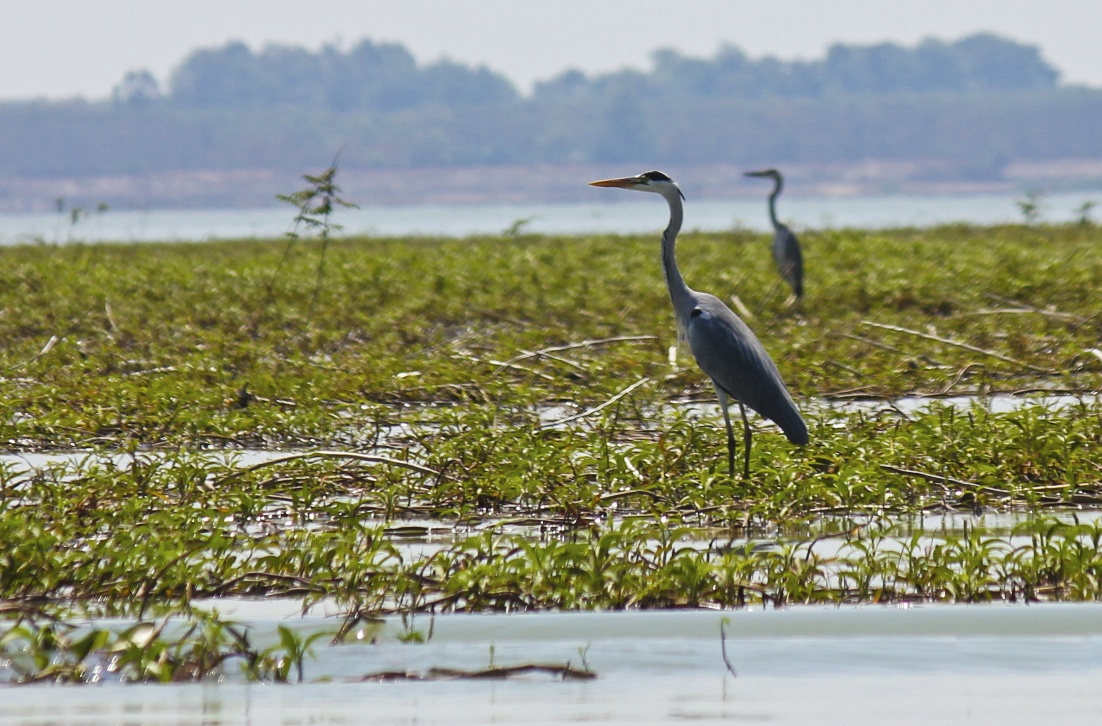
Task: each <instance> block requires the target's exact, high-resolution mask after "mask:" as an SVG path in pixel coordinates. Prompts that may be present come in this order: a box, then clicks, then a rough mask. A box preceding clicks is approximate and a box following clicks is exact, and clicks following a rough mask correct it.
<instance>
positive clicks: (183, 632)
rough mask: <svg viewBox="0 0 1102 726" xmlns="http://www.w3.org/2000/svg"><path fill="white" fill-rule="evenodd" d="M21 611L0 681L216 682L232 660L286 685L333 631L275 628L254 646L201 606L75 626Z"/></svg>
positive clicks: (3, 638) (255, 675)
mask: <svg viewBox="0 0 1102 726" xmlns="http://www.w3.org/2000/svg"><path fill="white" fill-rule="evenodd" d="M19 616H20V617H19V620H18V621H17V622H15V623H13V624H11V625H10V626H9V627H7V628H6V629H4V631H3V632H2V633H0V653H2V654H3V657H4V661H5V663H4V666H3V668H0V682H5V683H9V684H29V683H52V684H74V683H75V684H93V683H104V682H122V683H182V682H202V681H208V682H216V681H221V680H223V679H224V678H225V677H226V676H227V675H229V672H228V671H227V668H226V665H227V664H228V663H230V662H236V663H237V664H238V666H239V673H240V674H241V676H242V677H243V678H244V679H245V680H247V681H252V682H277V683H286V682H288V681H290V680H291V675H292V672H293V673H294V675H295V676H296V677H297V680H298V682H300V683H301V682H302V681H303V678H304V675H303V674H304V667H305V665H304V663H305V660H306V659H307V658H308V657H309V656H310V655H311V654H312V650H311V646H312V644H313V643H314V642H316V641H317V640H319V639H320V638H324V637H329V636H331V635H332V634H331V633H328V632H324V631H322V632H315V633H311V634H309V635H307V636H305V637H304V636H302V635H300V634H298V633H296V632H295V631H294V630H292V629H291V628H288V627H286V626H283V625H280V626H279V628H278V642H277V643H274V644H273V645H270V646H268V647H266V648H257V647H255V646H254V645H252V643H251V642H250V638H249V629H248V628H247V627H244V626H241V625H239V624H236V623H232V622H228V621H225V620H222V619H220V618H219V617H218V616H217V615H212V614H209V613H204V612H202V611H196V612H193V613H191V614H190V615H189V616H188V617H187V618H175V619H174V618H164V619H162V620H160V621H159V622H152V621H139V622H137V623H135V624H133V625H129V626H125V627H121V628H109V627H96V626H91V627H89V626H78V625H73V624H70V623H66V622H64V621H63V620H60V619H58V618H57V617H56V616H55V615H54V614H53V613H50V612H48V611H45V610H34V609H31V608H27V609H24V610H22V611H20V612H19Z"/></svg>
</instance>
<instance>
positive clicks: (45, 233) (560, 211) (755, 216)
mask: <svg viewBox="0 0 1102 726" xmlns="http://www.w3.org/2000/svg"><path fill="white" fill-rule="evenodd" d="M1024 199H1025V197H1024V195H1022V194H1009V193H1007V194H972V195H943V196H904V195H896V196H876V197H832V198H823V197H819V198H815V197H782V198H781V200H780V202H779V213H780V216H781V218H782V219H783V220H784V221H786V222H787V223H789V225H790V226H792V227H793V228H794V229H795V230H797V231H800V230H810V229H828V228H844V227H857V228H863V229H876V228H888V227H911V226H913V227H929V226H933V225H939V224H948V223H955V222H964V223H969V224H977V225H989V224H999V223H1004V222H1021V221H1023V215H1022V212H1021V210H1020V208H1019V206H1018V204H1017V202H1019V201H1023V200H1024ZM1084 202H1097V203H1098V204H1099V207H1098V208H1096V209H1094V210H1092V211H1093V212H1094V219H1095V221H1102V190H1086V191H1079V192H1065V193H1060V194H1052V195H1046V196H1043V197H1040V199H1039V200H1038V203H1039V213H1040V216H1039V219H1040V220H1041V221H1043V222H1057V223H1058V222H1071V221H1075V220H1076V219H1077V218H1078V217H1079V215H1080V211H1079V210H1080V209H1081V208H1082V205H1083V204H1084ZM666 214H667V212H666V207H665V205H664V204H661V203H659V201H658V200H656V199H654V198H651V197H649V196H644V195H626V194H609V193H608V192H607V190H595V192H594V201H592V202H587V203H584V204H424V205H411V206H391V207H364V208H362V209H340V210H338V211H337V212H336V213H335V214H334V217H333V222H335V223H336V224H340V225H342V227H343V229H342V231H341V232H340V234H342V235H348V236H358V235H369V236H380V237H383V236H405V235H427V236H445V237H467V236H471V235H481V234H500V233H502V232H504V231H506V230H507V229H510V228H511V227H514V226H516V225H518V224H519V226H520V229H521V231H523V232H531V233H546V234H589V233H646V232H654V231H655V230H659V229H661V228H662V227H663V226H665V223H666ZM294 216H295V210H294V209H293V208H291V207H290V206H282V207H279V206H273V207H269V208H261V209H191V210H156V209H150V210H108V211H107V212H104V213H102V214H89V215H87V216H85V217H82V218H81V219H79V220H78V221H77V222H76V223H75V224H70V221H69V215H68V214H67V213H62V214H0V245H12V244H25V243H35V242H46V243H66V242H101V241H120V242H145V241H167V242H197V241H205V240H213V239H237V238H248V237H259V238H272V237H281V236H283V235H285V234H287V233H288V232H290V231H291V229H292V226H293V219H294ZM685 218H686V221H685V229H686V230H703V231H723V230H730V229H734V228H745V229H750V230H758V231H764V230H766V229H768V227H769V220H768V215H767V212H766V202H765V194H763V195H762V198H761V199H737V200H693V199H691V198H690V199H689V201H688V202H687V206H686V213H685Z"/></svg>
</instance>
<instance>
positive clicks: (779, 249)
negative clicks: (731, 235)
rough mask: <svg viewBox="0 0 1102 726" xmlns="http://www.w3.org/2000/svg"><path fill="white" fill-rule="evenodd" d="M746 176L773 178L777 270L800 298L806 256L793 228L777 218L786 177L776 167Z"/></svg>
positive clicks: (771, 211)
mask: <svg viewBox="0 0 1102 726" xmlns="http://www.w3.org/2000/svg"><path fill="white" fill-rule="evenodd" d="M744 176H758V177H765V178H766V179H772V180H773V192H772V193H771V194H770V195H769V219H770V221H772V222H773V259H774V260H775V261H776V263H777V271H778V272H780V273H781V277H783V278H784V280H785V282H787V283H788V284H789V286H790V287H791V288H792V294H793V295H795V296H796V297H795V299H796V300H799V299H800V298H802V297H803V295H804V258H803V255H801V254H800V242H799V240H797V239H796V235H794V234H792V230H790V229H789V228H788V227H786V226H785V225H784V224H782V223H781V222H780V221H779V220H778V219H777V197H779V196H780V195H781V189H783V188H784V178H783V177H781V173H780V172H779V171H777V170H776V169H762V170H761V171H748V172H746V174H745V175H744ZM789 302H791V300H790V301H789Z"/></svg>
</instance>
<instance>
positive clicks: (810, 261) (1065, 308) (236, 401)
mask: <svg viewBox="0 0 1102 726" xmlns="http://www.w3.org/2000/svg"><path fill="white" fill-rule="evenodd" d="M802 238H803V241H804V246H805V252H806V256H807V266H808V291H807V298H806V300H805V302H804V303H803V305H802V307H798V308H796V309H789V308H784V307H782V306H781V304H780V300H779V298H778V296H777V294H776V290H775V289H773V287H772V286H773V285H774V278H775V273H774V272H773V270H772V267H771V265H772V263H771V261H770V259H769V258H768V254H759V252H760V251H761V250H763V249H767V248H766V246H765V245H764V244H763V240H762V239H760V238H759V237H758V236H757V235H750V234H744V233H743V234H739V235H734V236H732V235H724V234H695V233H693V234H687V235H685V237H684V239H683V240H682V245H681V246H682V257H683V260H682V264H683V266H684V272H685V275H686V278H687V279H689V280H691V281H692V283H693V284H694V285H696V286H699V287H700V288H702V289H709V290H713V291H717V292H719V293H722V294H723V295H724V296H725V297H730V296H731V295H734V294H737V295H738V297H739V299H740V300H741V301H742V302H743V303H744V304H745V305H746V307H747V308H748V309H749V310H751V312H752V313H753V316H754V317H753V319H752V320H751V321H750V322H751V324H752V325H753V327H754V329H755V330H756V331H757V333H758V334H759V336H760V337H761V339H762V341H763V343H764V344H765V345H766V347H767V348H768V349H769V350H770V352H771V353H772V355H773V356H774V358H775V359H776V361H777V363H778V366H779V367H780V369H781V371H782V373H783V374H784V376H785V378H786V380H787V381H788V382H789V384H790V388H791V389H792V391H793V394H794V396H795V398H796V400H797V402H798V403H799V404H800V406H801V408H802V409H803V410H804V412H805V415H806V417H807V419H808V424H809V427H810V430H811V432H812V433H811V443H810V444H809V445H808V446H807V447H804V448H795V447H792V446H791V445H790V444H788V442H787V441H785V439H784V437H783V436H782V435H780V433H779V432H778V431H777V430H776V429H775V427H773V426H772V425H771V424H768V423H764V422H762V421H760V420H757V419H754V420H753V425H754V427H755V436H754V448H753V451H752V460H751V469H752V472H753V476H752V477H751V478H750V479H749V480H747V481H743V480H740V479H736V480H732V479H731V478H730V477H729V476H728V475H727V472H726V466H725V462H726V456H725V454H726V442H725V434H724V430H723V424H722V420H721V419H720V417H719V416H718V414H717V413H716V411H715V408H714V404H713V399H714V396H713V393H712V391H711V387H710V385H709V384H708V383H707V382H706V381H705V380H704V379H703V376H702V375H701V374H700V372H699V371H698V370H697V368H696V366H695V364H694V363H693V362H692V360H691V357H689V355H688V353H687V351H684V350H682V351H681V352H680V353H679V355H678V356H677V357H676V360H674V361H672V362H671V357H670V353H669V348H670V346H671V345H673V344H674V343H675V338H674V328H673V322H672V319H671V316H670V314H669V310H668V306H669V302H668V299H667V297H666V291H665V289H664V287H663V285H662V280H661V273H660V271H659V270H660V268H659V265H658V261H657V259H656V256H657V252H656V247H657V245H656V241H655V236H654V235H646V236H641V237H610V236H595V237H588V238H558V237H542V236H537V235H526V234H517V235H512V236H509V237H487V238H471V239H465V240H437V239H394V240H379V239H338V238H330V239H328V240H327V241H326V242H325V247H324V254H325V267H324V284H323V285H320V286H319V285H318V274H319V267H318V261H319V259H320V257H321V253H322V251H323V247H322V243H320V242H318V241H310V240H297V241H296V242H295V244H294V245H292V246H290V247H288V246H287V245H286V244H285V243H281V242H279V241H262V240H240V241H235V242H226V243H210V244H199V245H110V244H104V245H73V246H54V247H47V246H44V247H10V248H7V247H6V248H3V249H0V259H2V262H3V264H2V265H0V340H4V342H5V343H4V346H3V347H2V348H0V441H3V442H4V444H3V447H4V449H5V450H6V452H7V453H8V454H9V455H10V456H9V457H7V458H3V459H0V598H2V600H3V601H4V602H8V603H11V602H23V603H25V602H47V603H51V604H56V606H57V607H58V608H68V610H67V611H65V612H68V613H71V614H73V615H90V616H98V615H101V614H107V615H120V616H127V617H132V618H138V619H140V620H141V621H142V622H147V619H148V618H150V617H158V616H166V615H169V614H178V613H183V614H184V615H188V613H190V608H191V606H192V603H194V602H195V601H197V600H199V599H201V598H217V597H251V596H270V597H289V598H295V599H299V600H301V601H302V602H303V603H304V604H309V603H313V602H319V601H323V600H324V601H326V602H332V603H336V605H337V606H338V607H339V608H340V609H341V610H342V611H343V612H345V613H347V614H348V617H349V618H350V619H351V618H355V617H368V616H372V615H376V614H385V613H406V614H416V613H422V612H446V611H451V610H467V611H482V610H532V609H541V608H558V609H578V608H593V607H603V608H640V607H740V606H749V605H754V604H771V605H788V604H796V603H852V602H869V601H879V602H890V601H904V600H907V601H909V600H920V601H932V602H940V601H966V602H980V601H986V600H993V599H1007V600H1011V599H1012V600H1026V601H1029V600H1036V599H1041V600H1046V599H1052V600H1088V599H1097V598H1098V597H1099V593H1100V592H1102V581H1100V562H1099V539H1100V537H1099V534H1098V525H1096V524H1091V523H1088V522H1087V521H1086V519H1084V523H1082V524H1079V523H1067V522H1062V521H1057V520H1054V519H1052V520H1050V519H1046V518H1045V516H1044V514H1045V512H1046V511H1047V510H1049V509H1052V508H1056V509H1066V508H1069V507H1096V506H1098V505H1099V504H1102V469H1100V467H1099V464H1098V462H1097V456H1096V455H1094V453H1093V452H1097V451H1098V450H1099V447H1100V446H1102V404H1100V403H1099V401H1098V400H1097V397H1096V394H1097V391H1098V389H1099V386H1100V374H1102V362H1100V360H1099V358H1098V357H1097V356H1096V355H1095V354H1093V353H1090V352H1089V351H1090V350H1091V349H1097V346H1098V340H1099V338H1100V337H1102V316H1100V315H1099V307H1098V305H1099V303H1098V297H1097V284H1098V283H1097V281H1098V280H1099V279H1102V244H1099V242H1100V241H1102V231H1100V228H1098V227H1095V226H1089V225H1083V226H1080V225H1069V226H1066V227H1055V226H1046V225H1042V224H1038V225H1032V226H1030V227H1022V226H1004V227H992V228H977V227H968V226H949V227H941V228H936V229H930V230H894V231H877V232H862V231H856V230H835V231H828V232H819V233H811V232H809V233H806V234H805V235H803V237H802ZM276 271H278V278H277V280H276V284H273V274H274V273H275V272H276ZM311 306H314V307H313V308H312V307H311ZM258 320H260V321H262V323H263V324H260V325H258V324H256V323H257V321H258ZM1051 389H1056V390H1060V391H1065V392H1070V393H1072V394H1082V395H1081V398H1080V399H1079V400H1078V401H1077V402H1075V401H1072V402H1064V403H1063V404H1062V405H1061V406H1059V407H1054V406H1051V405H1047V404H1046V403H1045V402H1044V401H1043V400H1039V401H1038V402H1037V403H1036V405H1032V404H1030V403H1028V399H1026V400H1025V401H1022V400H1019V403H1022V405H1020V406H1019V407H1016V408H1014V409H1013V410H1009V411H998V410H992V406H990V405H989V404H990V403H991V399H989V398H987V396H988V395H989V394H991V393H995V392H1000V391H1001V392H1015V391H1019V392H1025V391H1033V392H1035V393H1043V392H1044V391H1045V390H1051ZM906 394H921V395H927V396H930V397H931V405H929V406H927V407H925V408H923V409H920V410H911V409H910V408H908V407H905V406H904V405H903V404H902V403H897V402H896V399H897V398H898V397H900V396H903V395H906ZM954 394H955V395H963V394H973V395H978V396H979V397H978V398H977V399H976V400H975V402H973V403H971V404H968V405H963V406H961V405H950V404H948V403H944V404H939V403H937V398H938V397H939V396H944V395H954ZM1023 395H1026V394H1024V393H1023ZM1030 395H1032V394H1030ZM851 399H865V400H866V402H867V404H868V406H867V407H866V408H856V409H848V408H846V409H842V408H833V407H832V404H833V403H840V402H841V403H844V402H849V401H850V400H851ZM45 454H49V455H51V457H52V458H46V459H36V458H33V457H35V456H39V455H45ZM23 456H25V457H28V458H27V461H25V462H24V461H22V460H21V459H20V457H23ZM991 510H998V511H1017V510H1022V511H1026V512H1031V513H1033V515H1034V517H1035V519H1034V520H1033V521H1031V522H1029V523H1027V524H1025V525H1022V526H1021V527H1020V528H1019V529H1018V530H1016V531H1014V532H1012V533H1007V532H1003V531H985V530H982V529H979V528H977V529H969V530H968V531H967V532H950V533H936V534H935V533H923V532H919V533H913V532H911V531H904V529H903V528H902V526H901V527H899V528H895V527H894V525H891V524H886V523H885V522H889V521H890V518H891V517H901V518H906V517H910V516H914V515H919V514H922V513H924V512H946V511H958V512H986V511H991ZM824 518H825V519H824ZM834 518H837V519H834ZM882 518H884V519H882ZM870 520H871V522H872V523H871V524H870V523H869V522H870ZM841 522H844V523H845V524H841ZM855 522H857V523H858V524H854V523H855ZM43 623H44V621H41V620H40V621H36V625H35V626H34V627H31V628H30V630H29V631H28V632H27V633H25V634H23V635H27V636H29V637H39V636H41V637H43V638H45V637H47V636H46V634H45V632H44V630H43V628H44V627H45V625H44V624H43ZM21 627H30V626H29V625H27V624H26V623H23V624H22V626H21ZM203 627H206V626H200V631H202V628H203ZM200 631H196V632H200ZM211 632H214V631H213V630H212V631H211ZM23 635H12V636H11V639H16V640H18V641H19V643H20V644H21V645H20V646H19V647H20V648H31V646H30V645H27V643H28V642H29V641H28V640H27V639H26V638H24V637H23ZM291 635H292V636H294V637H296V638H298V637H299V636H297V635H295V634H294V633H291ZM97 637H101V638H103V637H108V636H97ZM110 637H112V638H113V637H114V636H110ZM212 637H214V636H212ZM227 637H228V640H225V642H224V643H223V645H225V648H223V647H222V646H221V645H220V646H218V647H217V648H215V647H213V646H212V647H211V648H209V650H211V651H212V652H215V651H216V652H220V653H224V652H227V651H226V648H231V647H237V646H233V645H232V643H233V642H236V641H234V640H233V638H232V637H229V636H227ZM77 640H79V638H77V639H75V640H73V642H76V641H77ZM12 642H13V643H14V642H15V640H13V641H12ZM89 642H92V641H89ZM111 642H114V641H111ZM281 642H282V641H281ZM92 644H93V645H94V647H91V646H89V647H88V648H87V652H88V653H92V652H99V651H102V650H103V648H105V647H107V645H106V642H105V643H100V642H99V641H95V642H94V643H92ZM226 644H230V645H226ZM310 645H311V643H309V642H307V641H305V640H301V639H299V640H295V641H294V642H292V641H290V640H288V641H286V642H283V644H282V646H281V647H282V648H283V651H281V653H282V655H280V659H279V660H278V663H277V662H276V659H265V658H266V656H265V657H260V656H263V655H264V653H263V651H262V650H256V649H255V648H253V651H255V652H256V653H257V654H259V655H258V659H257V660H253V661H248V662H249V663H252V664H253V666H256V668H260V666H259V665H257V664H261V665H263V668H264V669H267V670H263V669H260V670H257V669H254V672H255V673H258V674H260V673H261V671H262V670H263V677H264V678H270V679H289V678H292V677H293V676H295V675H296V672H297V669H298V668H299V666H300V665H301V663H303V662H304V661H305V660H306V657H307V656H306V654H307V651H308V650H309V647H310ZM36 647H37V646H36ZM43 647H44V646H43ZM66 647H67V648H69V650H70V651H72V652H73V653H74V654H75V655H79V654H80V653H81V652H83V651H84V650H85V647H84V646H83V645H82V646H80V647H79V648H76V649H75V650H74V649H73V648H74V647H75V646H72V645H70V646H66ZM172 647H174V646H169V645H166V646H165V649H163V650H161V651H159V653H157V654H153V651H150V654H152V655H149V656H148V657H147V656H144V655H143V656H141V658H138V657H137V656H135V658H136V660H135V661H134V662H135V663H141V662H146V661H149V662H153V661H156V662H159V663H162V664H171V663H186V662H188V661H189V659H191V660H195V658H192V657H191V656H189V655H187V654H186V653H183V652H177V651H173V650H172ZM204 647H205V646H204ZM219 648H221V650H219ZM32 650H33V648H32ZM162 654H167V655H162ZM154 655H155V656H156V657H153V656H154ZM269 655H271V654H269ZM86 657H87V654H86ZM211 657H214V656H211ZM234 658H236V656H234ZM143 659H144V661H143ZM244 660H247V659H244ZM58 662H61V661H58ZM65 662H67V663H69V665H70V666H71V668H70V671H69V672H70V674H74V673H75V672H76V671H75V670H73V669H75V668H76V667H77V664H78V663H79V662H82V661H81V660H80V659H77V660H72V661H65ZM253 666H250V667H253ZM143 667H144V666H143ZM182 667H183V666H181V668H182ZM135 668H137V669H138V670H135V673H144V675H140V676H137V675H136V676H135V677H136V678H139V677H140V678H144V679H150V680H154V679H158V678H160V677H162V676H164V675H165V674H175V673H176V671H175V670H173V668H171V667H169V666H168V665H164V668H165V669H164V670H161V671H152V670H145V671H142V670H141V669H140V668H138V666H135ZM40 670H41V669H40ZM177 670H178V669H177ZM199 670H204V668H199ZM33 672H35V671H34V669H32V668H30V667H29V666H28V669H27V670H26V671H25V673H26V674H31V673H33ZM179 672H180V673H186V672H188V671H187V669H186V668H184V670H180V671H179ZM59 677H60V676H59ZM65 677H70V676H65ZM72 677H74V678H75V676H72ZM172 677H176V676H175V675H172Z"/></svg>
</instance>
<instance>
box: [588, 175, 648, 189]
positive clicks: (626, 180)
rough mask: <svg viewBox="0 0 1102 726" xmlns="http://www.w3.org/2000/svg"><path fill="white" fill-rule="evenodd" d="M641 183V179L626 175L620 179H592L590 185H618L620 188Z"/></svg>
mask: <svg viewBox="0 0 1102 726" xmlns="http://www.w3.org/2000/svg"><path fill="white" fill-rule="evenodd" d="M638 183H639V180H638V179H637V178H636V177H633V176H625V177H622V178H620V179H601V180H600V181H591V182H589V186H591V187H617V188H619V189H627V188H628V187H632V186H634V185H636V184H638Z"/></svg>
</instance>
